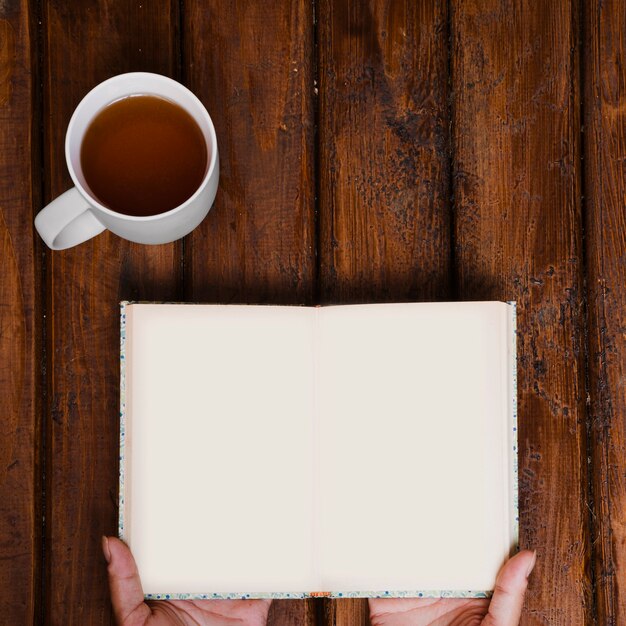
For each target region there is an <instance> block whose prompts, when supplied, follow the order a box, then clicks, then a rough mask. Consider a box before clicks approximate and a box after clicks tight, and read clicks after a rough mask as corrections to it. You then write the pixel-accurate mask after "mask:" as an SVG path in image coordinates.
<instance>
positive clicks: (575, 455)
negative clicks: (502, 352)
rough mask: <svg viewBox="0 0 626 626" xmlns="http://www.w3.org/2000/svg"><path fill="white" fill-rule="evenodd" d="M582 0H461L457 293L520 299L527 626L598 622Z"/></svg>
mask: <svg viewBox="0 0 626 626" xmlns="http://www.w3.org/2000/svg"><path fill="white" fill-rule="evenodd" d="M575 6H577V5H576V4H575V3H571V2H562V1H560V0H558V1H557V0H555V1H551V2H546V3H542V9H541V10H540V11H538V10H537V7H536V4H535V3H533V2H530V1H523V2H515V3H512V2H508V1H506V0H502V1H500V0H490V1H488V2H476V1H473V0H454V1H453V2H452V16H451V17H452V22H451V28H452V87H453V90H454V101H453V109H454V120H453V125H454V142H453V147H454V164H453V180H454V189H455V203H456V204H455V214H456V225H455V236H456V246H455V264H456V274H457V281H458V287H459V295H460V296H461V298H462V299H465V300H482V299H486V300H492V299H493V300H496V299H498V300H517V302H518V368H519V369H518V399H519V416H520V417H519V465H520V515H521V545H522V547H529V548H535V549H537V551H538V562H537V567H536V570H535V572H534V573H533V576H532V579H531V582H530V587H529V591H528V595H527V601H526V608H525V612H524V617H523V620H522V623H523V624H553V625H557V624H559V625H560V624H562V625H564V626H565V625H570V624H585V623H590V622H591V619H592V611H591V602H590V600H591V598H590V578H589V563H588V558H589V553H590V552H589V548H590V546H589V537H588V523H587V521H588V515H589V513H588V510H587V507H586V500H585V497H586V484H585V483H586V475H585V471H584V468H585V466H586V438H585V426H584V424H585V407H584V352H582V350H584V347H583V345H584V340H583V334H582V329H583V315H582V305H583V300H582V294H581V289H582V269H581V263H582V256H581V255H582V230H581V203H580V194H581V187H580V169H579V167H578V164H579V159H580V146H579V144H580V141H579V133H580V120H579V105H580V101H579V92H578V53H579V50H578V47H577V39H578V30H577V16H576V14H575Z"/></svg>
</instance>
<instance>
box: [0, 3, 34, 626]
mask: <svg viewBox="0 0 626 626" xmlns="http://www.w3.org/2000/svg"><path fill="white" fill-rule="evenodd" d="M34 23H35V18H34V16H33V15H32V14H31V10H30V7H29V5H28V3H27V2H22V1H8V2H3V3H0V407H2V408H1V409H0V615H1V616H2V617H1V618H0V621H3V622H4V623H6V624H30V623H33V622H34V621H35V619H36V614H38V613H39V606H38V604H39V600H38V596H39V593H40V580H39V577H40V574H41V556H40V555H41V511H42V507H41V497H40V489H41V484H40V480H39V469H40V467H39V461H40V426H41V424H40V418H39V416H40V410H41V402H40V369H39V363H40V360H41V322H42V318H41V312H42V299H41V280H40V262H39V254H38V253H39V248H38V246H37V244H36V243H35V239H34V237H33V229H32V223H33V217H34V213H33V210H34V208H35V205H36V204H37V203H38V202H39V195H40V194H39V189H40V180H39V169H40V168H39V152H38V147H39V145H38V144H39V142H38V139H37V134H38V122H37V120H38V113H39V111H38V109H37V107H36V104H35V103H36V101H37V93H36V92H37V50H36V45H35V42H36V37H37V36H36V31H35V29H34V28H33V24H34Z"/></svg>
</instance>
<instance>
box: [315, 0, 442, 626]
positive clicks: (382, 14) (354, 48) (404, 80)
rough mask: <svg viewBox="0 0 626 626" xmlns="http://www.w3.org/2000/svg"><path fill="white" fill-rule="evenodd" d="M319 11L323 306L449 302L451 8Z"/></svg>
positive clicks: (344, 609)
mask: <svg viewBox="0 0 626 626" xmlns="http://www.w3.org/2000/svg"><path fill="white" fill-rule="evenodd" d="M318 12H319V13H318V20H319V21H318V48H319V89H320V93H319V99H320V101H319V189H320V191H319V198H320V204H319V219H320V240H319V242H318V246H319V257H320V261H319V262H320V275H319V282H320V284H319V292H320V297H321V301H322V302H324V303H330V302H340V303H353V302H381V301H403V300H438V299H444V298H446V297H448V296H449V293H450V291H449V290H450V215H449V201H448V196H449V176H448V174H449V167H448V106H447V84H448V79H447V77H448V53H447V39H448V34H447V14H446V5H445V3H434V2H410V1H406V2H385V1H378V0H372V1H370V2H355V3H346V2H343V1H341V0H336V1H335V0H322V1H321V2H320V3H319V5H318ZM364 549H366V547H365V546H364ZM325 604H326V607H325V620H326V621H325V623H326V624H328V625H329V626H330V625H333V626H349V625H350V626H352V625H359V624H364V625H365V624H368V623H369V609H368V604H367V600H339V601H333V600H326V601H325Z"/></svg>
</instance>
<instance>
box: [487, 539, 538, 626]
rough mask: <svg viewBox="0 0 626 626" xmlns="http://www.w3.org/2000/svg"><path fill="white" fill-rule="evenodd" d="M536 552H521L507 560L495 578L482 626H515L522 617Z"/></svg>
mask: <svg viewBox="0 0 626 626" xmlns="http://www.w3.org/2000/svg"><path fill="white" fill-rule="evenodd" d="M536 560H537V552H531V551H530V550H523V551H522V552H519V553H518V554H516V555H515V556H514V557H513V558H511V559H509V560H508V561H507V562H506V563H505V564H504V565H503V566H502V569H501V570H500V572H499V573H498V577H497V578H496V587H495V589H494V592H493V597H492V598H491V602H490V603H489V611H488V613H487V616H486V617H485V619H484V620H483V622H482V626H517V625H518V624H519V620H520V617H521V615H522V604H523V603H524V593H525V592H526V586H527V585H528V576H529V575H530V573H531V572H532V570H533V567H535V561H536Z"/></svg>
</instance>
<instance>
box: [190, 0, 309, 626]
mask: <svg viewBox="0 0 626 626" xmlns="http://www.w3.org/2000/svg"><path fill="white" fill-rule="evenodd" d="M183 33H184V34H183V42H184V51H183V72H184V75H185V78H186V81H187V84H188V86H189V87H190V88H191V89H192V90H193V91H194V92H195V93H196V94H197V95H198V97H199V98H200V99H201V100H202V102H203V103H204V104H205V106H206V107H207V109H208V111H209V113H210V115H211V117H212V119H213V123H214V124H215V128H216V132H217V141H218V146H219V151H220V162H221V163H220V165H221V174H220V188H219V190H218V194H217V198H216V201H215V205H214V206H213V208H212V209H211V211H210V213H209V215H208V217H207V219H206V220H205V221H204V222H203V223H202V224H201V225H200V227H199V228H197V229H196V230H195V231H194V232H193V233H191V234H190V235H189V236H188V237H187V239H186V241H185V288H186V291H185V297H186V299H187V300H190V301H195V302H224V303H232V302H243V303H268V304H310V303H311V302H312V299H313V293H314V280H315V215H314V195H315V187H314V161H313V132H314V117H313V87H314V86H313V62H314V58H313V12H312V6H311V4H310V3H309V2H306V1H305V0H280V1H277V2H273V3H269V4H268V3H254V2H253V3H250V2H243V1H242V2H222V1H221V0H211V1H209V2H206V1H205V0H188V1H187V2H186V4H185V12H184V31H183ZM285 497H288V495H287V494H286V495H285ZM314 620H315V603H314V601H313V600H306V601H304V600H301V601H300V600H298V601H294V600H287V601H285V600H283V601H275V602H274V603H273V606H272V609H271V613H270V619H269V624H270V625H275V626H282V625H283V624H284V625H285V626H288V625H289V624H293V625H294V626H295V625H296V624H303V625H306V624H313V623H314Z"/></svg>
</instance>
